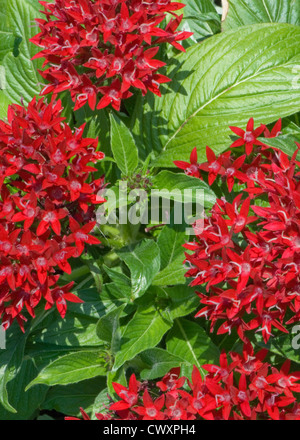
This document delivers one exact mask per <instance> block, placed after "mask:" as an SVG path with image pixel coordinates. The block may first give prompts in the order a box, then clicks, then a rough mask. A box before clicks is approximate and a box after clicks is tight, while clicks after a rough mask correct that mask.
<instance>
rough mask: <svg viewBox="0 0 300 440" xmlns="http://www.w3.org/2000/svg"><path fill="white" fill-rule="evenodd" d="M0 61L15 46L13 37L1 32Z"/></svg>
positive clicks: (6, 32)
mask: <svg viewBox="0 0 300 440" xmlns="http://www.w3.org/2000/svg"><path fill="white" fill-rule="evenodd" d="M0 41H1V45H0V61H1V60H3V58H4V56H5V55H6V54H7V53H9V52H12V51H13V49H14V45H15V36H14V35H13V33H12V32H8V31H1V30H0Z"/></svg>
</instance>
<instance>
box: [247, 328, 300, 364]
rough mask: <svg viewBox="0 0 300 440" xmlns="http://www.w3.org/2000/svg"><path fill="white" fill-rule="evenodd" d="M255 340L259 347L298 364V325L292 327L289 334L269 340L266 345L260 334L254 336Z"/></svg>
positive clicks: (299, 335) (299, 353)
mask: <svg viewBox="0 0 300 440" xmlns="http://www.w3.org/2000/svg"><path fill="white" fill-rule="evenodd" d="M255 339H256V342H257V343H258V345H259V346H260V347H263V348H267V349H268V350H269V351H270V352H272V353H275V354H277V355H279V356H282V357H283V358H285V359H289V360H291V361H293V362H296V363H297V364H300V325H294V326H292V327H291V329H289V334H282V335H279V336H277V337H275V338H273V337H272V338H270V339H269V341H268V343H267V344H265V343H264V341H263V338H262V336H261V335H260V334H256V337H255Z"/></svg>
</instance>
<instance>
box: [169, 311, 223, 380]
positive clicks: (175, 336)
mask: <svg viewBox="0 0 300 440" xmlns="http://www.w3.org/2000/svg"><path fill="white" fill-rule="evenodd" d="M167 350H168V351H169V352H170V353H172V354H173V355H175V356H177V357H179V358H180V359H182V361H183V362H184V365H183V367H182V374H184V375H185V374H187V375H190V373H191V371H192V369H193V366H194V365H195V366H196V367H197V368H199V370H200V371H201V365H202V364H204V363H210V362H216V361H217V359H218V356H219V350H218V348H217V347H216V346H215V345H214V343H213V342H212V341H211V339H210V338H209V337H208V336H207V334H206V333H205V331H204V330H203V328H202V327H200V326H199V325H198V324H196V323H194V322H191V321H188V320H186V319H176V321H175V323H174V326H173V328H172V330H171V331H170V332H169V333H168V336H167Z"/></svg>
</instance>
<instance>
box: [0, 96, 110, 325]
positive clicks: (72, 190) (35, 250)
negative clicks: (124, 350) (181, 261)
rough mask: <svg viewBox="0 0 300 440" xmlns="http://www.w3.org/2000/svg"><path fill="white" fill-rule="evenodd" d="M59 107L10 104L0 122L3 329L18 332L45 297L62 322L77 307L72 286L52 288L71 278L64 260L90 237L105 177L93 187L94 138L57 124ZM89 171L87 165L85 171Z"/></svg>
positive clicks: (0, 301) (100, 155)
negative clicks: (62, 276)
mask: <svg viewBox="0 0 300 440" xmlns="http://www.w3.org/2000/svg"><path fill="white" fill-rule="evenodd" d="M61 112H62V107H61V103H60V102H59V101H58V102H55V101H53V100H52V102H51V103H50V104H46V103H45V102H44V100H43V99H41V100H39V101H36V100H35V99H34V100H33V101H32V102H31V103H30V104H29V105H28V108H25V107H23V106H19V105H12V106H10V107H9V109H8V120H7V122H5V121H0V170H1V177H2V178H1V179H0V262H1V268H0V316H1V317H2V323H3V326H4V328H5V329H7V328H8V327H9V326H10V325H11V323H12V322H13V320H14V319H16V320H17V321H18V322H19V324H20V326H21V328H23V321H24V320H25V317H24V315H23V314H22V311H23V310H24V308H25V309H27V311H28V313H29V314H30V315H31V316H33V317H34V308H35V307H36V306H37V305H38V304H39V302H40V301H41V299H42V298H43V299H44V300H45V301H46V309H49V308H51V307H52V306H53V305H55V304H56V306H57V309H58V311H59V313H60V314H61V316H62V317H64V316H65V314H66V309H67V301H71V302H82V301H81V300H80V299H79V298H78V297H77V296H75V295H74V294H73V293H72V292H71V290H72V286H73V283H70V284H68V285H66V286H60V285H58V280H59V277H60V274H61V273H63V272H66V273H68V274H70V273H71V271H72V269H71V266H70V259H71V258H72V257H78V256H80V255H81V254H82V252H83V251H84V248H85V246H86V244H87V243H88V244H98V243H100V241H99V240H98V239H97V238H96V237H94V236H93V235H91V233H92V230H93V229H94V227H95V224H96V222H95V221H94V220H95V207H96V205H97V204H99V203H103V201H104V200H103V199H102V198H101V197H97V193H98V191H99V190H101V188H103V186H104V180H103V178H101V179H99V180H94V181H92V180H91V174H92V173H93V172H94V171H97V169H96V168H95V167H94V166H93V164H94V163H96V162H98V161H99V160H100V159H101V158H103V157H104V155H103V153H101V152H99V151H97V146H98V140H97V139H85V138H83V137H82V136H83V129H84V126H82V127H80V128H78V129H76V130H75V132H74V133H73V132H72V131H71V129H70V127H69V126H68V125H67V124H65V123H64V122H63V121H64V118H62V117H61ZM88 164H90V165H88Z"/></svg>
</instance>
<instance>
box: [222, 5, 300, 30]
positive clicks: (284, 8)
mask: <svg viewBox="0 0 300 440" xmlns="http://www.w3.org/2000/svg"><path fill="white" fill-rule="evenodd" d="M228 3H229V9H228V14H227V16H226V19H225V21H224V23H223V29H225V30H228V29H234V28H236V27H240V26H243V25H248V24H254V23H291V24H296V25H298V26H300V3H299V1H297V0H283V1H278V0H228Z"/></svg>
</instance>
